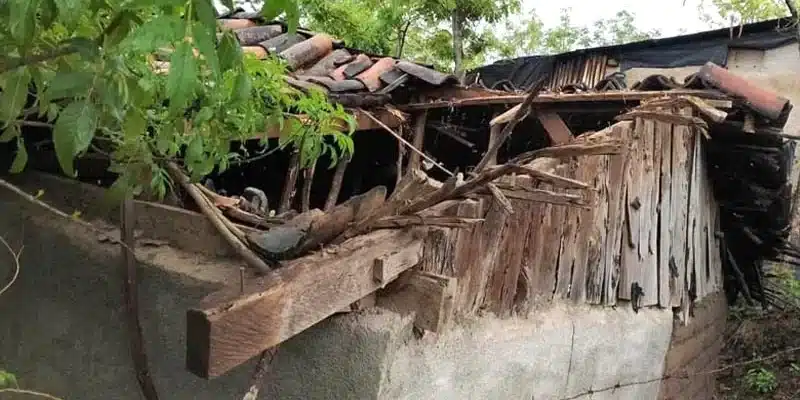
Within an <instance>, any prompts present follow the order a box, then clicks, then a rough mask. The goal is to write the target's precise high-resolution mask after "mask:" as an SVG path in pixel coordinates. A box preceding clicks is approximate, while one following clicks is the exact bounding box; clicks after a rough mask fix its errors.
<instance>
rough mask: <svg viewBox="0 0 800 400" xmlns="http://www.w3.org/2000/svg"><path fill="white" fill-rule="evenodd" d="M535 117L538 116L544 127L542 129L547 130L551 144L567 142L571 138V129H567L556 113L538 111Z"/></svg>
mask: <svg viewBox="0 0 800 400" xmlns="http://www.w3.org/2000/svg"><path fill="white" fill-rule="evenodd" d="M536 117H537V118H539V122H540V123H541V124H542V126H543V127H544V130H545V131H547V136H549V137H550V142H551V145H553V146H557V145H559V144H567V143H569V142H570V141H571V140H572V131H571V130H569V127H568V126H567V124H566V123H564V120H563V119H561V116H559V115H558V114H557V113H554V112H552V111H540V112H537V113H536Z"/></svg>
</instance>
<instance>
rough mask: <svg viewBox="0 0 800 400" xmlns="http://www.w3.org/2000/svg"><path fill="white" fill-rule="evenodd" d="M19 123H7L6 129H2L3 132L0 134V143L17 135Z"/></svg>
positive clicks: (8, 140) (6, 141) (18, 133)
mask: <svg viewBox="0 0 800 400" xmlns="http://www.w3.org/2000/svg"><path fill="white" fill-rule="evenodd" d="M19 135H20V132H19V125H17V124H8V126H6V129H4V130H3V134H2V135H0V143H8V142H10V141H11V139H14V138H15V137H19Z"/></svg>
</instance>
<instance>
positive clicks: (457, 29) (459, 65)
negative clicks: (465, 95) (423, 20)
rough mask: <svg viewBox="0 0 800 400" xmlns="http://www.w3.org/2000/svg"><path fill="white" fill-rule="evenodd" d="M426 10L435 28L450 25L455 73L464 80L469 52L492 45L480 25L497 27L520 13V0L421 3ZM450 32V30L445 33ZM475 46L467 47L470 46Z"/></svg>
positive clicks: (435, 1) (453, 0)
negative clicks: (495, 25) (441, 24)
mask: <svg viewBox="0 0 800 400" xmlns="http://www.w3.org/2000/svg"><path fill="white" fill-rule="evenodd" d="M420 1H422V4H423V6H422V10H423V12H424V15H425V16H426V17H427V21H429V23H430V24H431V25H433V24H438V23H441V22H442V21H449V22H450V27H449V32H450V35H451V38H452V40H451V43H452V54H453V58H452V60H453V71H454V73H455V74H456V75H457V76H459V77H460V76H461V75H462V74H463V71H464V56H465V49H467V50H472V51H475V50H483V49H484V48H485V45H486V44H488V43H490V42H491V40H489V37H490V36H489V35H488V34H480V33H479V31H478V29H477V28H478V24H480V23H488V24H494V23H497V22H499V21H501V20H503V19H505V18H506V17H508V16H509V15H510V14H512V13H515V12H517V11H519V5H520V2H519V0H420ZM443 30H446V29H443ZM470 41H472V42H474V43H472V44H470V45H465V43H468V42H470Z"/></svg>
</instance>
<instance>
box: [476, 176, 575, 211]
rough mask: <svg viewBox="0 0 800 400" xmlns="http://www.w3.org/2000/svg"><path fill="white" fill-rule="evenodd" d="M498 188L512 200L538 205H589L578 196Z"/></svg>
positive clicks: (536, 190)
mask: <svg viewBox="0 0 800 400" xmlns="http://www.w3.org/2000/svg"><path fill="white" fill-rule="evenodd" d="M525 178H527V177H525ZM498 186H500V191H501V192H502V193H503V195H504V196H506V197H507V198H509V199H511V200H525V201H530V202H537V203H550V204H559V205H564V206H577V207H586V206H587V205H588V203H587V201H586V199H584V198H583V196H581V195H578V194H571V193H556V192H553V191H549V190H542V189H530V188H519V189H510V188H508V186H507V185H500V184H498ZM487 192H488V191H487V190H480V191H478V193H483V194H486V193H487ZM527 206H530V205H527Z"/></svg>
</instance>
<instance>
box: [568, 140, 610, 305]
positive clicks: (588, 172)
mask: <svg viewBox="0 0 800 400" xmlns="http://www.w3.org/2000/svg"><path fill="white" fill-rule="evenodd" d="M604 158H605V157H604V156H597V157H587V158H582V159H580V160H579V161H578V171H577V173H576V177H577V178H578V179H580V180H582V181H585V182H591V185H592V190H589V199H590V200H589V204H590V205H591V206H590V207H586V208H583V209H581V210H575V211H576V212H577V215H578V225H577V232H576V235H575V253H574V254H575V261H574V263H573V267H572V278H571V283H570V289H569V298H570V300H572V301H573V302H575V303H581V304H582V303H585V302H586V283H587V275H588V271H587V268H588V267H587V259H588V256H589V246H590V243H589V242H590V239H591V236H592V231H593V230H594V218H595V213H597V212H598V211H599V210H598V207H599V206H600V205H599V204H597V200H598V199H597V197H598V193H597V190H598V189H599V188H598V187H597V186H595V185H596V184H597V178H598V174H600V173H601V171H600V168H601V166H600V162H601V161H602V160H603V159H604Z"/></svg>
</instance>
